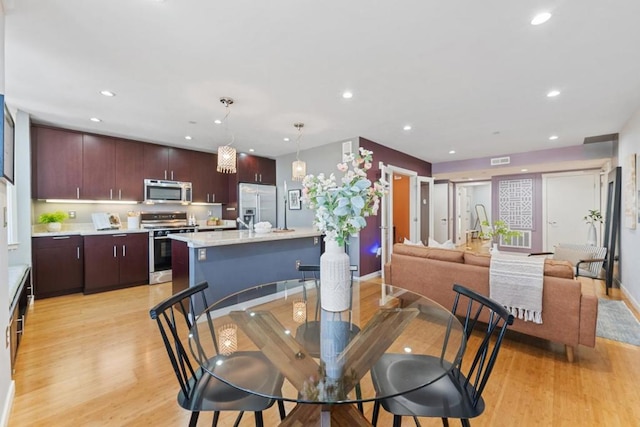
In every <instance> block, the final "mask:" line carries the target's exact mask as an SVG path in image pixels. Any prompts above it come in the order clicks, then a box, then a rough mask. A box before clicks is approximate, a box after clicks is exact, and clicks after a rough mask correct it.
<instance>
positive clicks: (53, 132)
mask: <svg viewBox="0 0 640 427" xmlns="http://www.w3.org/2000/svg"><path fill="white" fill-rule="evenodd" d="M32 135H33V139H34V144H33V161H34V165H33V166H34V167H33V174H34V179H33V182H34V184H35V188H34V189H33V194H34V197H35V198H37V199H79V198H80V190H81V188H82V170H83V166H82V134H81V133H78V132H72V131H67V130H62V129H50V128H44V127H34V128H33V133H32Z"/></svg>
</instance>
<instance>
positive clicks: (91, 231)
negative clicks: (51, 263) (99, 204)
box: [31, 221, 236, 237]
mask: <svg viewBox="0 0 640 427" xmlns="http://www.w3.org/2000/svg"><path fill="white" fill-rule="evenodd" d="M235 228H236V222H235V221H225V222H224V223H223V224H222V225H206V221H198V230H200V231H206V230H229V229H235ZM149 231H151V230H149V229H146V228H132V229H128V228H127V224H126V222H125V223H123V224H122V227H121V228H116V229H112V230H96V229H95V227H94V226H93V223H77V224H66V223H63V224H62V230H60V231H56V232H50V231H47V229H46V226H45V224H36V225H33V226H32V227H31V237H57V236H100V235H106V234H121V233H149Z"/></svg>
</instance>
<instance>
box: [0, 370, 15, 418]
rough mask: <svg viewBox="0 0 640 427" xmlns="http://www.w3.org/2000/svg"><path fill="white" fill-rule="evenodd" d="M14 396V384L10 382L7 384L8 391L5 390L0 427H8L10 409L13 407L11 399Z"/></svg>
mask: <svg viewBox="0 0 640 427" xmlns="http://www.w3.org/2000/svg"><path fill="white" fill-rule="evenodd" d="M15 395H16V382H15V381H13V380H11V384H9V390H7V397H6V398H5V399H4V405H3V408H2V419H1V420H0V426H2V427H7V426H8V425H9V416H10V415H11V408H12V407H13V398H14V397H15Z"/></svg>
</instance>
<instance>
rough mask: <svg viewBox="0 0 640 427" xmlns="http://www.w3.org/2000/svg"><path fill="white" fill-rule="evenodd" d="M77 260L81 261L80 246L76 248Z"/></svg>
mask: <svg viewBox="0 0 640 427" xmlns="http://www.w3.org/2000/svg"><path fill="white" fill-rule="evenodd" d="M76 258H78V259H80V246H76Z"/></svg>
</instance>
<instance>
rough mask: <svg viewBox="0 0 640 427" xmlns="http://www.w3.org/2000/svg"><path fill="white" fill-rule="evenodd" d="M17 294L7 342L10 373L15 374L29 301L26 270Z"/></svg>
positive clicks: (29, 292) (27, 273) (28, 274)
mask: <svg viewBox="0 0 640 427" xmlns="http://www.w3.org/2000/svg"><path fill="white" fill-rule="evenodd" d="M18 289H19V291H18V293H17V295H16V296H15V300H14V304H13V305H12V307H13V310H11V317H10V318H9V337H8V338H9V341H10V344H11V349H10V352H11V353H10V354H11V372H12V374H13V372H15V364H16V357H17V356H18V346H19V345H20V342H21V341H22V336H23V335H24V326H25V322H26V320H27V312H28V309H29V302H30V299H31V289H32V288H31V270H30V269H27V271H26V274H25V275H24V276H23V277H22V278H21V281H20V284H19V285H18Z"/></svg>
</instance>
